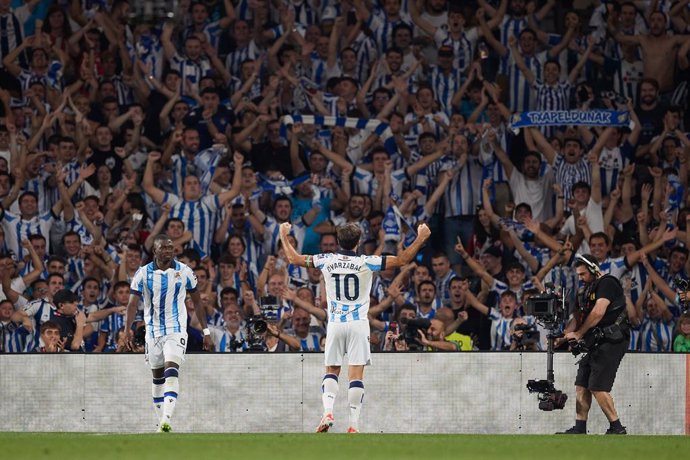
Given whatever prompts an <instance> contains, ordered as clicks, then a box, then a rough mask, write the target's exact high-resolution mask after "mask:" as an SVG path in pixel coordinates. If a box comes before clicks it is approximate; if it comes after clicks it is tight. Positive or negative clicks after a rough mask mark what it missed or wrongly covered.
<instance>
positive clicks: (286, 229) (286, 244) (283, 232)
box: [280, 222, 311, 267]
mask: <svg viewBox="0 0 690 460" xmlns="http://www.w3.org/2000/svg"><path fill="white" fill-rule="evenodd" d="M291 228H292V225H291V224H290V223H289V222H283V223H282V224H280V242H281V243H283V249H284V250H285V257H286V258H287V260H288V262H290V263H291V264H292V265H298V266H300V267H306V266H307V260H309V259H311V256H304V255H302V254H300V253H299V252H297V249H295V247H294V246H293V245H292V243H290V240H289V239H288V235H289V234H290V229H291Z"/></svg>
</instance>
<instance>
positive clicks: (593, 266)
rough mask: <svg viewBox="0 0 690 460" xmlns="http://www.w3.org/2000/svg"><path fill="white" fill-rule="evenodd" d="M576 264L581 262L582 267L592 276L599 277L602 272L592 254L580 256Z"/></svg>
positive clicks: (576, 258)
mask: <svg viewBox="0 0 690 460" xmlns="http://www.w3.org/2000/svg"><path fill="white" fill-rule="evenodd" d="M575 261H576V262H580V263H581V264H582V265H584V266H585V268H587V271H588V272H590V273H591V274H592V275H595V276H596V275H598V274H599V273H601V270H600V269H599V265H597V263H596V259H594V256H592V255H590V254H585V255H580V254H578V255H577V256H576V257H575Z"/></svg>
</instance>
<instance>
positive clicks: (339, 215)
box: [0, 0, 690, 353]
mask: <svg viewBox="0 0 690 460" xmlns="http://www.w3.org/2000/svg"><path fill="white" fill-rule="evenodd" d="M140 3H141V4H138V5H135V4H133V3H130V2H128V0H114V1H112V2H109V1H106V0H86V1H80V0H71V1H67V0H28V1H21V0H0V60H1V62H2V66H1V68H0V107H1V110H2V117H1V118H0V201H1V208H0V217H1V223H2V226H1V227H0V276H1V278H2V290H1V291H0V352H6V353H7V352H10V353H11V352H31V351H45V352H56V351H63V350H64V351H66V350H69V351H86V352H119V351H123V340H122V338H123V324H124V310H125V305H126V304H127V301H128V298H129V294H130V282H131V278H132V276H133V275H134V273H135V271H136V270H137V268H138V267H139V266H141V265H143V264H145V263H147V262H148V261H150V258H151V256H150V251H151V242H152V241H153V238H154V237H155V236H156V235H158V234H161V233H166V234H168V235H169V236H170V237H171V239H172V240H173V242H174V245H175V250H176V254H177V257H178V259H179V260H180V261H182V262H184V263H186V264H188V265H190V267H192V268H193V270H194V273H195V274H196V277H197V279H198V282H199V290H200V292H201V297H202V305H200V306H198V308H204V309H205V310H206V312H207V316H208V321H209V324H210V325H211V326H212V328H211V329H212V338H213V341H214V345H215V349H216V351H219V352H226V351H243V350H247V349H248V348H250V345H251V340H250V338H249V337H248V331H247V327H246V326H247V321H248V320H249V318H250V317H251V316H252V315H254V314H255V313H259V312H261V311H264V312H266V313H267V314H269V319H271V321H269V324H268V330H267V332H266V333H265V336H264V337H263V343H264V344H265V347H266V348H267V349H268V350H269V351H289V350H292V351H297V350H300V351H321V350H322V347H323V339H324V337H323V334H324V331H325V328H324V324H325V322H326V321H328V318H327V316H328V312H327V309H326V299H325V293H324V289H323V285H322V283H321V282H320V273H319V270H318V269H314V268H309V269H303V268H300V267H294V266H290V265H288V264H287V263H286V259H285V255H284V253H283V252H282V250H281V247H280V243H279V238H278V227H279V225H280V223H282V222H288V221H289V222H291V223H292V224H293V230H294V231H293V238H294V244H296V246H297V247H298V248H299V250H300V251H301V252H302V253H305V254H315V253H318V252H332V251H336V250H337V241H336V237H335V233H334V231H335V228H336V226H337V225H338V224H340V223H344V222H357V223H359V224H360V225H361V228H362V229H363V238H362V241H361V243H360V246H359V249H360V251H361V252H362V253H365V254H395V253H396V252H397V251H399V250H400V248H401V247H402V245H405V244H406V243H408V244H409V242H410V241H411V240H412V239H414V236H415V234H414V229H415V227H416V226H417V224H418V223H421V222H426V223H427V224H428V225H429V226H430V227H431V228H432V238H431V240H430V243H429V244H428V245H427V247H426V248H425V250H424V252H423V253H422V254H421V255H420V256H419V257H418V260H417V261H416V262H415V263H412V264H410V265H407V266H405V267H404V268H403V269H402V270H400V271H398V272H396V271H393V270H384V271H382V272H381V273H380V275H379V276H378V277H377V279H376V280H375V283H374V288H373V289H372V293H371V308H370V311H369V318H370V324H371V330H372V334H371V346H372V347H373V348H374V349H376V350H390V351H396V350H397V351H404V350H408V349H421V350H447V351H457V350H473V349H474V350H535V349H536V350H539V349H543V347H544V346H545V334H544V331H543V330H541V327H540V326H539V325H536V324H535V319H534V317H532V316H531V315H530V312H529V311H528V310H527V309H526V308H525V301H526V299H527V298H529V297H530V296H531V295H534V294H535V293H538V292H540V291H542V290H543V289H544V285H550V284H553V285H554V286H555V287H556V288H557V289H558V288H560V287H565V288H566V289H567V292H568V294H567V296H568V299H569V300H570V301H574V300H575V297H576V293H577V288H578V286H577V280H576V278H575V275H574V270H573V265H572V262H573V259H574V255H575V254H578V253H579V254H582V253H591V254H592V255H594V256H595V257H596V258H597V260H598V261H599V262H600V267H601V268H602V270H603V271H604V272H606V273H611V274H614V275H615V276H616V277H618V278H619V279H621V280H622V282H623V285H624V287H625V290H626V295H627V298H628V314H629V317H630V321H631V323H632V325H633V334H632V337H631V342H630V349H631V350H637V351H650V352H670V351H680V352H688V351H690V316H688V314H687V313H683V310H684V308H685V307H684V304H683V303H682V302H681V298H682V297H683V296H678V295H677V294H678V291H679V289H681V288H682V286H683V280H685V281H687V280H688V279H689V277H688V272H689V271H690V265H689V264H690V258H689V257H688V247H689V246H690V232H689V231H687V229H688V227H687V222H688V221H690V212H688V203H690V201H689V200H688V198H689V197H688V169H689V168H690V162H689V161H688V156H689V155H690V137H689V135H688V133H687V132H686V127H688V126H690V125H688V123H689V120H688V115H689V114H690V113H689V112H688V111H686V110H685V107H686V106H687V105H688V81H689V77H690V71H689V70H688V68H689V67H690V1H689V0H680V1H678V0H675V1H670V0H637V1H603V0H594V1H590V2H587V1H583V2H575V3H576V4H575V5H573V4H572V3H573V2H569V1H562V2H561V1H559V2H556V1H555V0H546V1H526V0H500V1H499V0H494V1H491V0H476V1H473V0H466V1H460V0H457V1H450V0H342V1H337V0H239V1H237V0H202V1H200V2H192V1H190V0H180V1H179V3H177V2H176V3H175V4H174V5H173V4H172V3H170V4H168V3H165V2H140ZM170 5H172V6H170ZM574 6H575V7H578V8H580V9H573V7H574ZM166 7H167V8H168V9H166ZM169 8H173V9H172V10H171V11H172V12H174V14H170V15H169V16H170V17H169V19H168V20H166V21H163V20H162V19H161V16H162V15H163V13H165V12H166V11H169ZM571 109H579V110H583V111H597V110H602V109H609V110H616V111H619V112H629V117H630V120H631V121H632V122H631V123H630V124H629V125H628V126H625V127H621V126H616V127H614V126H568V125H560V126H559V125H544V126H537V127H526V128H523V129H520V130H519V131H518V130H515V129H512V128H511V126H510V122H511V117H512V116H513V114H516V113H524V112H534V111H539V112H546V111H556V110H571ZM285 116H290V117H291V118H289V119H287V118H284V117H285ZM326 116H330V117H335V118H324V117H326ZM64 289H69V290H70V291H71V292H73V293H75V294H76V296H77V297H78V301H77V302H74V301H73V299H74V297H72V296H69V295H65V292H66V291H64ZM180 308H184V307H182V306H180ZM186 308H187V311H188V312H190V313H191V312H193V310H194V308H195V306H194V305H193V303H192V302H191V301H187V303H186ZM262 309H263V310H262ZM188 317H189V325H188V327H189V329H188V331H189V347H188V350H199V349H200V348H201V342H202V335H201V331H200V330H199V325H198V323H197V320H196V318H195V317H194V315H192V314H190V315H189V316H188ZM413 319H428V320H430V322H429V324H424V322H415V321H413ZM142 320H143V315H142ZM418 323H419V324H422V326H420V327H418V328H416V330H415V331H413V332H415V334H410V333H409V331H407V332H406V329H407V328H408V325H412V324H415V325H416V324H418ZM141 324H142V322H141V321H140V322H139V323H138V325H141ZM532 325H534V329H533V330H530V329H529V326H532ZM516 326H521V327H518V328H517V329H516ZM536 332H541V334H537V333H536ZM405 337H407V339H405ZM139 343H143V342H141V341H140V342H139Z"/></svg>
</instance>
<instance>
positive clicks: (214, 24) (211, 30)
mask: <svg viewBox="0 0 690 460" xmlns="http://www.w3.org/2000/svg"><path fill="white" fill-rule="evenodd" d="M197 32H201V33H202V34H204V35H205V36H206V41H207V42H208V43H209V44H210V45H211V46H212V47H213V48H215V49H218V42H219V41H220V35H221V33H223V28H222V27H221V26H220V21H208V22H207V23H206V24H204V27H203V29H202V30H200V31H197V30H195V27H194V26H193V25H192V26H189V27H187V28H186V29H185V30H184V32H183V34H182V35H183V39H184V40H186V39H187V37H191V36H192V35H194V34H195V33H197Z"/></svg>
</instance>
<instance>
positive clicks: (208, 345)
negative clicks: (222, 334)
mask: <svg viewBox="0 0 690 460" xmlns="http://www.w3.org/2000/svg"><path fill="white" fill-rule="evenodd" d="M189 295H190V296H191V298H192V302H194V312H195V313H196V318H197V319H198V320H199V324H200V325H201V330H202V331H204V332H203V333H204V351H210V350H213V340H211V332H210V331H208V324H207V323H206V311H205V310H204V309H203V307H202V305H201V294H199V291H197V290H194V291H193V292H190V293H189ZM207 331H208V334H207Z"/></svg>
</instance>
